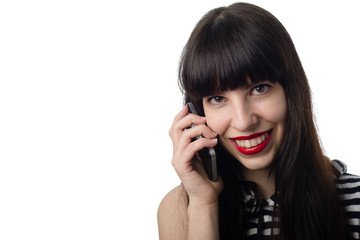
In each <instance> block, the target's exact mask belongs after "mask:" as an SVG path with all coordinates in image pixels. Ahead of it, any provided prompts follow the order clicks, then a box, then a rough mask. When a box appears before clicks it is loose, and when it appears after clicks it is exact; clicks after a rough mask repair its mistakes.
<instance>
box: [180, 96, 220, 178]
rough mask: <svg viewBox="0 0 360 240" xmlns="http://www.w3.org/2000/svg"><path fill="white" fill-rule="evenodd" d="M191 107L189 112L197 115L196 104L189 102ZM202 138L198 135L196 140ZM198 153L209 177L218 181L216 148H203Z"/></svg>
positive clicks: (188, 104)
mask: <svg viewBox="0 0 360 240" xmlns="http://www.w3.org/2000/svg"><path fill="white" fill-rule="evenodd" d="M186 105H187V106H188V108H189V113H194V114H196V115H199V114H198V111H196V108H195V105H194V104H193V103H192V102H188V103H187V104H186ZM194 126H195V125H194V124H193V125H191V127H194ZM199 138H202V136H199V137H196V138H195V139H193V141H194V140H196V139H199ZM198 154H199V156H200V158H201V161H202V163H203V165H204V168H205V171H206V173H207V175H208V177H209V179H210V180H211V181H213V182H216V181H217V179H218V174H217V163H216V152H215V149H214V148H203V149H201V150H200V151H198Z"/></svg>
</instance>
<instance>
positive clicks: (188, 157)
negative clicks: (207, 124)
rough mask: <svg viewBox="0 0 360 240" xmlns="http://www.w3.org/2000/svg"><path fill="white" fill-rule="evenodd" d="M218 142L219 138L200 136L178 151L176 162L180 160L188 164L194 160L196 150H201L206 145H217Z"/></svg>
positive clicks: (209, 146) (208, 146)
mask: <svg viewBox="0 0 360 240" xmlns="http://www.w3.org/2000/svg"><path fill="white" fill-rule="evenodd" d="M217 143H218V140H217V138H213V139H208V138H200V139H198V140H196V141H194V142H191V143H189V144H188V145H187V146H186V147H185V148H184V150H181V151H178V152H176V156H175V157H174V159H175V162H177V161H179V164H181V163H183V164H185V165H187V164H188V163H189V162H191V161H192V159H193V158H194V156H195V154H196V152H198V151H200V150H201V149H203V148H205V147H207V148H211V147H215V146H216V144H217Z"/></svg>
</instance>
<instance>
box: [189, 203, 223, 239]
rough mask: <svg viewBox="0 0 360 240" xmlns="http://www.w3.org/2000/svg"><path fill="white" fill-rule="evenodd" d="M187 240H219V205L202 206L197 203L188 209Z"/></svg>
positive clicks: (190, 205)
mask: <svg viewBox="0 0 360 240" xmlns="http://www.w3.org/2000/svg"><path fill="white" fill-rule="evenodd" d="M188 221H189V225H188V236H187V240H194V239H196V240H202V239H206V240H219V239H220V237H219V210H218V204H217V203H216V204H212V205H209V206H201V205H198V204H195V203H193V204H192V203H191V201H190V204H189V207H188Z"/></svg>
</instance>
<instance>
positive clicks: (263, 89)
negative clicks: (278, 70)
mask: <svg viewBox="0 0 360 240" xmlns="http://www.w3.org/2000/svg"><path fill="white" fill-rule="evenodd" d="M269 88H270V85H268V84H261V85H259V86H256V87H254V88H253V89H252V91H251V94H252V95H260V94H264V93H266V92H267V91H268V90H269Z"/></svg>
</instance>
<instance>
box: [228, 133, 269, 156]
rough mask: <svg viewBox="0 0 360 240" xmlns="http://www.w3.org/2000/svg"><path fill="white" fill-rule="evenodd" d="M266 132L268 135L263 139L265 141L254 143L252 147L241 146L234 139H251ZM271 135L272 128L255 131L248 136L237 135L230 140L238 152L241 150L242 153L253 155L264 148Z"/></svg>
mask: <svg viewBox="0 0 360 240" xmlns="http://www.w3.org/2000/svg"><path fill="white" fill-rule="evenodd" d="M267 132H268V134H269V135H268V137H267V138H266V139H265V141H264V142H262V143H260V144H258V145H256V146H254V147H249V148H246V147H241V146H239V145H238V144H237V143H236V142H235V140H251V139H254V138H257V137H260V136H262V135H264V134H266V133H267ZM271 136H272V130H270V131H264V132H260V133H255V134H252V135H249V136H239V137H235V138H231V139H230V140H231V143H232V144H233V145H234V146H235V147H236V149H237V150H238V151H239V152H241V153H242V154H245V155H254V154H257V153H259V152H261V151H262V150H264V149H265V148H266V146H267V145H268V143H269V142H270V139H271Z"/></svg>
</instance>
